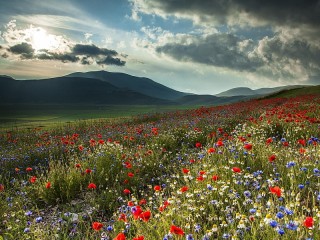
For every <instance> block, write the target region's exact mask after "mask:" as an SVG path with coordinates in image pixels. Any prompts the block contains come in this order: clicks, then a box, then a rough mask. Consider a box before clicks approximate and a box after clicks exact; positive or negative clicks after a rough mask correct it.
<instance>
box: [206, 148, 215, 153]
mask: <svg viewBox="0 0 320 240" xmlns="http://www.w3.org/2000/svg"><path fill="white" fill-rule="evenodd" d="M215 151H216V150H215V149H214V148H209V149H208V151H207V152H208V153H214V152H215Z"/></svg>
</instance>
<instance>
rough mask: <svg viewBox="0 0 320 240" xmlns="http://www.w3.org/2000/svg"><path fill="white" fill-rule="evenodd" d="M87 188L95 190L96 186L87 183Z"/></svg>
mask: <svg viewBox="0 0 320 240" xmlns="http://www.w3.org/2000/svg"><path fill="white" fill-rule="evenodd" d="M88 188H89V189H96V188H97V185H95V184H94V183H89V185H88Z"/></svg>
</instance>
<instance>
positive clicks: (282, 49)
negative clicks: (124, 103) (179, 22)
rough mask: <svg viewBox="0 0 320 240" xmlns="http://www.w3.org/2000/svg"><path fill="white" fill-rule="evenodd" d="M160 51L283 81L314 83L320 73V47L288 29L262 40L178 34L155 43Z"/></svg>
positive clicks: (176, 57)
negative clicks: (290, 33) (292, 36)
mask: <svg viewBox="0 0 320 240" xmlns="http://www.w3.org/2000/svg"><path fill="white" fill-rule="evenodd" d="M155 50H156V52H157V53H159V54H164V55H167V56H170V57H171V58H173V59H175V60H178V61H181V62H192V63H198V64H205V65H208V66H214V67H218V68H224V69H229V70H231V71H234V72H243V73H244V74H249V75H250V77H251V78H255V79H258V78H259V77H260V76H261V77H263V78H265V79H268V80H272V81H278V82H283V83H290V82H292V81H294V82H307V81H309V82H311V79H313V80H312V82H314V81H315V80H314V79H317V78H314V77H313V76H319V75H320V47H319V46H317V45H315V44H311V43H310V42H308V41H307V40H305V39H298V38H290V37H288V35H287V32H285V31H284V32H280V33H277V34H275V35H274V36H273V37H264V38H262V39H261V40H258V41H253V40H251V39H244V40H243V39H240V38H239V37H237V36H235V35H233V34H230V33H214V34H209V35H187V34H184V35H176V36H175V37H170V38H168V39H167V40H166V42H165V43H164V44H159V43H157V44H155Z"/></svg>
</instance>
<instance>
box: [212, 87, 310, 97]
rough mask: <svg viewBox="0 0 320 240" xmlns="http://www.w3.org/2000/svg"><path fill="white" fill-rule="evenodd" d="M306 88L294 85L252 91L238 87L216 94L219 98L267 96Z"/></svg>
mask: <svg viewBox="0 0 320 240" xmlns="http://www.w3.org/2000/svg"><path fill="white" fill-rule="evenodd" d="M300 87H304V86H303V85H292V86H282V87H274V88H259V89H256V90H252V89H251V88H247V87H238V88H232V89H229V90H227V91H225V92H221V93H219V94H216V95H215V96H217V97H232V96H253V95H265V94H271V93H275V92H279V91H282V90H285V89H294V88H300Z"/></svg>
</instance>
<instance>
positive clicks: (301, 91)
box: [263, 85, 320, 98]
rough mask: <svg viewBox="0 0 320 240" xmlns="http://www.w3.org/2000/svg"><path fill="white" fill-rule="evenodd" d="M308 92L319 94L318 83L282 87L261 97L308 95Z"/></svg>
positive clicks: (319, 87)
mask: <svg viewBox="0 0 320 240" xmlns="http://www.w3.org/2000/svg"><path fill="white" fill-rule="evenodd" d="M308 94H320V85H317V86H304V87H303V86H302V87H300V88H295V89H284V90H281V91H279V92H276V93H272V94H269V95H267V96H264V97H263V98H279V97H283V98H290V97H295V96H300V95H308Z"/></svg>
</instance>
